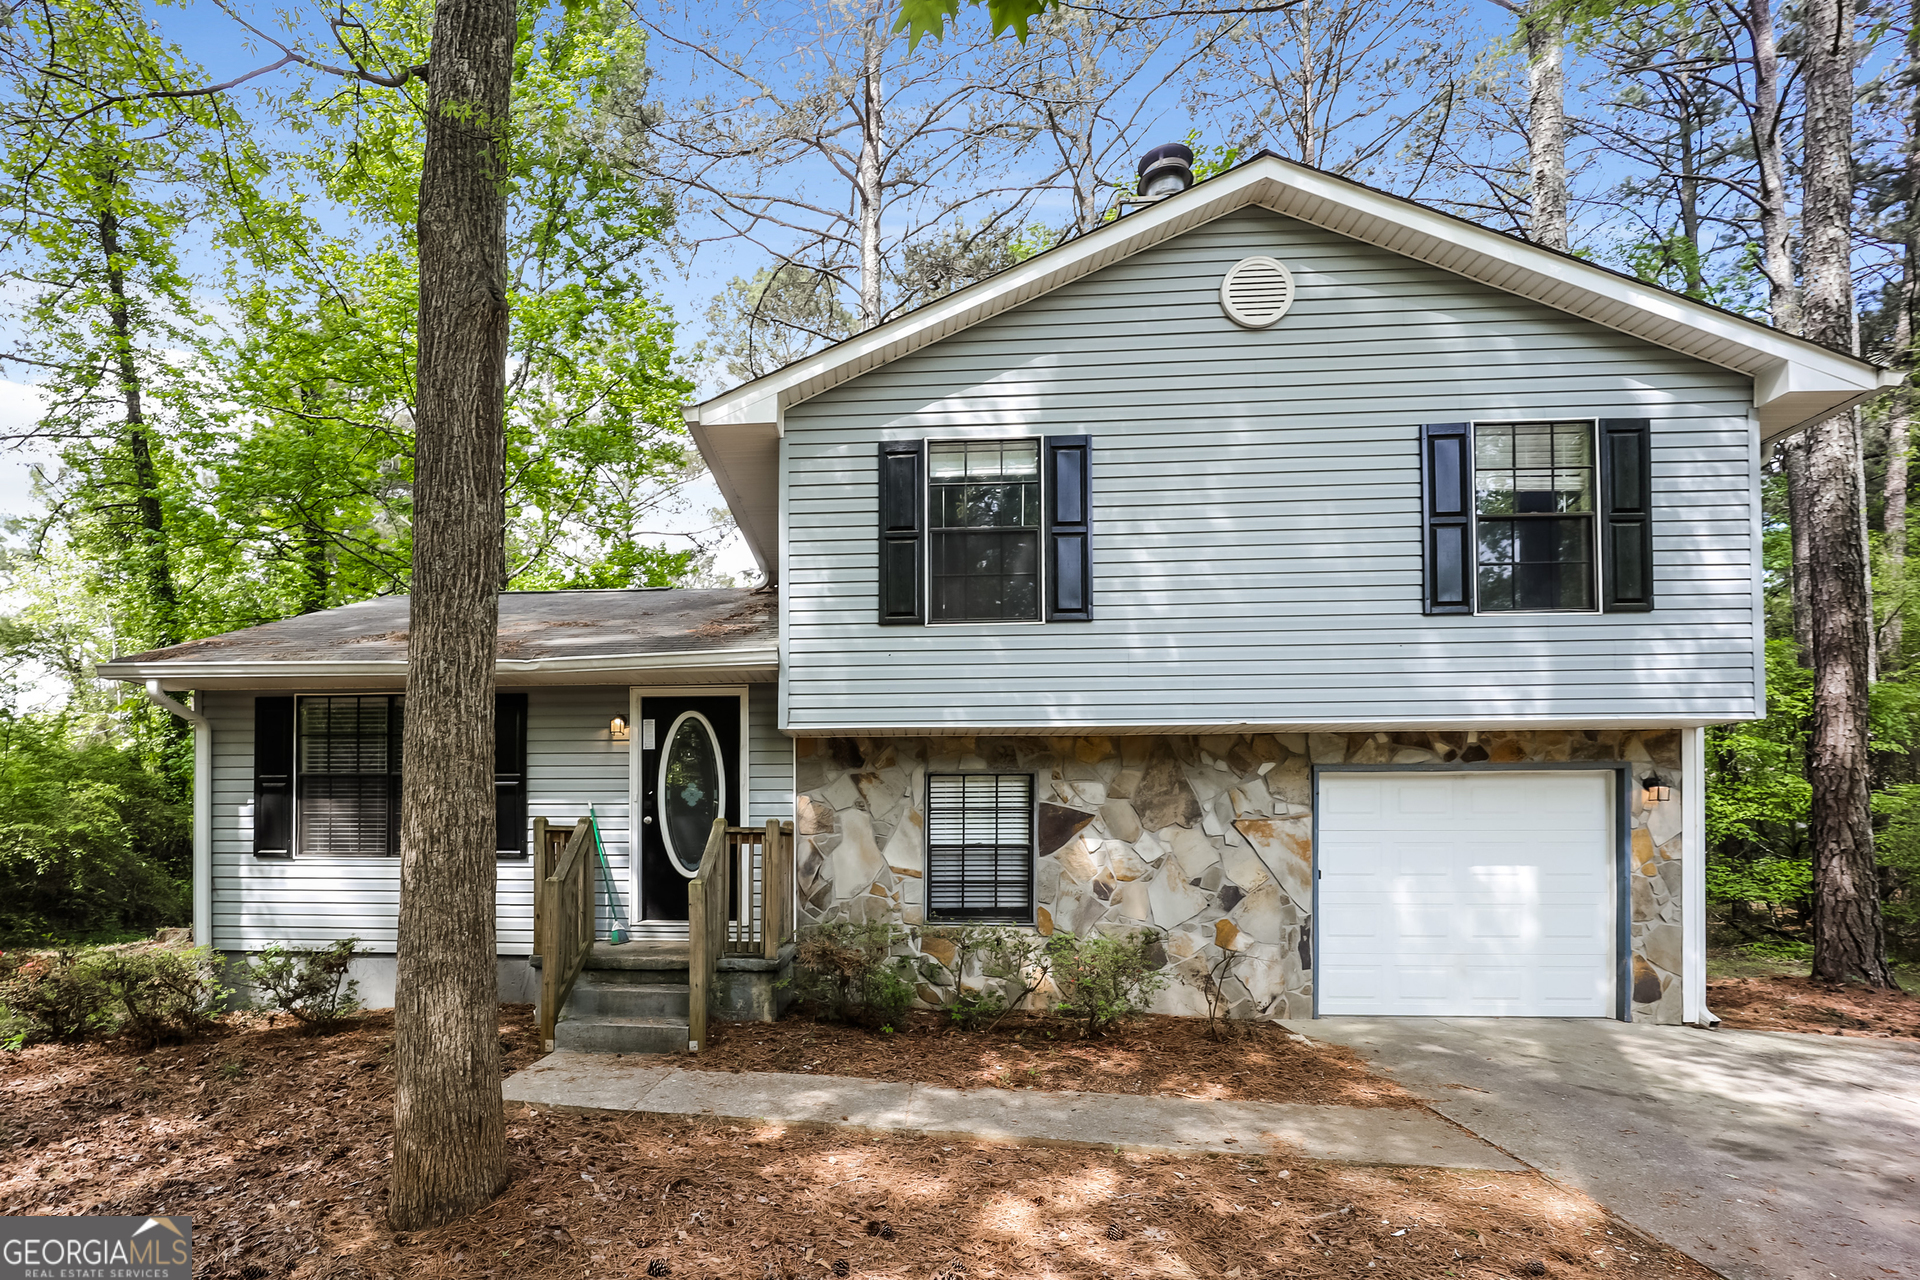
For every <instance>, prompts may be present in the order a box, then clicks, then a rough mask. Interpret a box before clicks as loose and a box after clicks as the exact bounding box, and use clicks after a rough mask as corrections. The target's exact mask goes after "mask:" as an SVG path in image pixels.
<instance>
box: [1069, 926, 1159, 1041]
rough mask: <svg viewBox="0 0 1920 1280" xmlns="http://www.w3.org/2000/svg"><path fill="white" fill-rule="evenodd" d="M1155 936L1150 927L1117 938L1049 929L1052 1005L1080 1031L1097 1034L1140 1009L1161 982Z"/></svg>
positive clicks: (1142, 1008) (1152, 995)
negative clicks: (1054, 991)
mask: <svg viewBox="0 0 1920 1280" xmlns="http://www.w3.org/2000/svg"><path fill="white" fill-rule="evenodd" d="M1158 941H1159V935H1158V934H1157V933H1155V932H1154V931H1153V930H1151V929H1136V930H1134V931H1133V932H1132V933H1129V934H1126V935H1124V936H1122V937H1118V938H1103V937H1093V938H1076V937H1074V936H1073V935H1072V934H1070V933H1056V934H1054V935H1053V936H1052V937H1051V938H1048V939H1047V944H1046V950H1047V957H1048V961H1049V963H1050V964H1051V966H1052V970H1053V981H1054V985H1055V986H1056V987H1057V988H1059V992H1060V996H1059V999H1058V1001H1057V1002H1056V1003H1055V1005H1054V1007H1055V1009H1056V1010H1058V1011H1059V1012H1060V1013H1062V1014H1064V1015H1065V1016H1067V1017H1069V1018H1072V1019H1073V1020H1074V1021H1076V1022H1078V1023H1080V1034H1081V1035H1083V1036H1092V1035H1098V1034H1099V1033H1100V1032H1102V1031H1104V1030H1106V1028H1107V1027H1108V1026H1110V1025H1111V1024H1112V1023H1113V1022H1114V1021H1115V1020H1116V1019H1119V1018H1124V1017H1126V1016H1128V1015H1129V1014H1134V1013H1139V1012H1141V1011H1142V1010H1144V1009H1145V1008H1146V1007H1147V1002H1148V1001H1149V1000H1151V999H1152V998H1153V997H1154V995H1155V993H1157V992H1159V991H1160V990H1162V989H1163V988H1164V987H1165V986H1166V985H1167V976H1166V974H1164V973H1162V972H1161V971H1160V965H1159V963H1158V961H1159V957H1158V955H1157V954H1155V953H1156V952H1157V951H1158V948H1157V947H1156V946H1155V945H1154V944H1155V943H1157V942H1158Z"/></svg>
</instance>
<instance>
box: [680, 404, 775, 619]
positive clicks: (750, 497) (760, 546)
mask: <svg viewBox="0 0 1920 1280" xmlns="http://www.w3.org/2000/svg"><path fill="white" fill-rule="evenodd" d="M687 431H688V433H689V434H690V435H692V436H693V444H694V447H695V448H697V449H698V450H700V457H701V459H702V460H703V461H704V462H705V463H706V464H707V470H708V471H709V472H711V473H712V474H713V482H714V484H716V485H717V486H719V489H720V496H721V497H722V498H724V499H726V503H727V510H729V511H731V512H732V513H733V522H734V524H735V525H737V526H739V529H740V534H741V536H742V537H744V538H745V539H746V541H747V550H749V551H751V552H752V553H753V559H754V563H755V564H757V565H759V566H760V572H761V573H763V574H765V575H766V579H767V584H768V585H769V586H773V585H777V584H778V583H779V581H780V557H779V554H778V548H779V545H780V493H779V485H778V479H777V472H778V470H779V466H780V424H779V423H778V422H777V421H775V422H752V421H742V422H734V423H729V424H727V425H725V426H713V425H709V424H706V423H703V422H701V421H700V419H699V415H698V412H697V411H696V410H692V409H689V410H687Z"/></svg>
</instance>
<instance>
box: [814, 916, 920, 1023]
mask: <svg viewBox="0 0 1920 1280" xmlns="http://www.w3.org/2000/svg"><path fill="white" fill-rule="evenodd" d="M905 939H906V933H905V932H904V931H903V930H901V929H900V928H898V927H896V926H894V925H890V924H881V923H873V924H851V923H837V924H821V925H813V926H811V927H809V928H806V929H803V930H801V931H800V942H799V946H798V948H797V950H796V952H795V955H794V965H793V977H792V978H790V979H788V982H789V983H790V985H791V986H792V987H793V990H794V993H795V994H796V995H797V996H798V997H799V998H800V1000H801V1001H802V1002H804V1003H805V1004H806V1005H807V1006H808V1007H809V1008H810V1009H811V1010H812V1011H813V1014H814V1016H815V1017H818V1018H824V1019H826V1020H828V1021H831V1022H858V1023H862V1024H864V1025H867V1026H872V1027H892V1026H894V1025H895V1024H897V1023H898V1022H899V1021H900V1019H901V1017H902V1015H904V1014H905V1013H906V1011H907V1009H908V1008H909V1007H910V1006H911V1005H912V1004H913V983H912V981H911V980H909V978H908V977H907V975H906V973H905V972H903V970H905V969H906V968H907V964H906V961H905V959H904V958H903V957H900V956H896V955H894V954H893V948H894V947H895V946H897V945H898V944H899V943H900V942H902V941H904V940H905Z"/></svg>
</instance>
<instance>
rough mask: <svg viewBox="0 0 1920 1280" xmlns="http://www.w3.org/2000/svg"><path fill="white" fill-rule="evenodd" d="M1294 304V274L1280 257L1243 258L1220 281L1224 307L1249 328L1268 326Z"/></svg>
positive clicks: (1230, 314) (1237, 320)
mask: <svg viewBox="0 0 1920 1280" xmlns="http://www.w3.org/2000/svg"><path fill="white" fill-rule="evenodd" d="M1292 305H1293V273H1292V272H1291V271H1288V270H1287V268H1286V264H1285V263H1283V262H1281V261H1279V260H1278V259H1276V258H1267V257H1259V258H1242V259H1241V260H1240V261H1239V262H1236V263H1234V264H1233V269H1232V270H1230V271H1228V272H1227V277H1226V279H1224V280H1222V281H1221V282H1220V309H1221V310H1222V311H1225V312H1226V313H1227V318H1228V319H1230V320H1232V321H1233V322H1234V323H1235V324H1237V325H1239V326H1241V327H1242V328H1246V329H1265V328H1266V327H1267V326H1269V325H1271V324H1274V323H1276V322H1278V321H1279V319H1280V317H1281V316H1284V315H1285V314H1287V308H1288V307H1290V306H1292Z"/></svg>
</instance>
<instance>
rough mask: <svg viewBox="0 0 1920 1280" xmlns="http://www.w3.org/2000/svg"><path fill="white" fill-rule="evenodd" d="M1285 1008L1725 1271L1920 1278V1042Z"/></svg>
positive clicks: (1323, 1036) (1847, 1279) (1437, 1105)
mask: <svg viewBox="0 0 1920 1280" xmlns="http://www.w3.org/2000/svg"><path fill="white" fill-rule="evenodd" d="M1287 1025H1288V1026H1289V1027H1290V1028H1291V1029H1293V1030H1295V1031H1297V1032H1299V1033H1301V1034H1303V1035H1306V1036H1308V1037H1309V1038H1312V1039H1316V1040H1327V1041H1332V1042H1334V1043H1336V1044H1346V1045H1351V1046H1352V1047H1353V1048H1354V1049H1356V1050H1357V1051H1359V1052H1360V1053H1361V1054H1362V1055H1363V1056H1365V1057H1366V1058H1368V1059H1370V1060H1371V1061H1372V1062H1373V1064H1374V1065H1375V1066H1376V1067H1378V1068H1381V1069H1383V1070H1384V1071H1386V1072H1388V1073H1390V1074H1391V1075H1392V1076H1393V1077H1394V1078H1395V1079H1397V1080H1399V1081H1400V1082H1401V1083H1402V1084H1405V1085H1406V1086H1408V1087H1409V1088H1411V1089H1413V1090H1414V1091H1415V1092H1417V1093H1419V1094H1421V1095H1422V1096H1423V1097H1425V1098H1427V1099H1429V1100H1430V1101H1431V1104H1432V1106H1433V1107H1434V1109H1435V1110H1437V1111H1439V1112H1440V1113H1441V1114H1442V1115H1444V1116H1446V1117H1448V1118H1449V1119H1451V1120H1454V1121H1456V1122H1458V1123H1459V1124H1461V1125H1463V1126H1465V1127H1466V1128H1468V1129H1471V1130H1472V1131H1473V1132H1474V1133H1476V1134H1479V1135H1480V1136H1481V1137H1482V1138H1485V1139H1486V1140H1487V1141H1489V1142H1491V1143H1493V1144H1495V1145H1496V1146H1499V1147H1502V1148H1504V1149H1505V1150H1506V1151H1508V1152H1509V1153H1511V1154H1513V1155H1515V1156H1518V1157H1519V1158H1520V1159H1522V1160H1524V1161H1526V1162H1527V1163H1529V1164H1531V1165H1534V1166H1535V1167H1536V1168H1539V1169H1540V1170H1542V1171H1543V1172H1545V1173H1547V1174H1548V1175H1550V1176H1552V1177H1553V1178H1555V1179H1557V1180H1559V1181H1561V1182H1563V1183H1566V1184H1568V1185H1571V1186H1575V1187H1578V1188H1580V1189H1581V1190H1583V1191H1585V1192H1587V1194H1589V1195H1591V1196H1592V1197H1593V1198H1594V1199H1596V1200H1598V1201H1599V1202H1600V1203H1602V1204H1604V1205H1606V1206H1607V1207H1608V1208H1609V1209H1611V1210H1613V1211H1614V1212H1615V1213H1617V1214H1619V1215H1620V1216H1621V1217H1622V1218H1624V1219H1626V1220H1627V1221H1628V1222H1630V1223H1632V1224H1633V1225H1634V1226H1636V1227H1638V1228H1640V1229H1641V1230H1642V1231H1645V1232H1646V1233H1647V1234H1649V1235H1651V1236H1654V1237H1655V1238H1657V1239H1659V1240H1662V1241H1664V1242H1666V1243H1668V1244H1670V1245H1672V1246H1674V1247H1675V1248H1678V1249H1681V1250H1684V1251H1685V1252H1686V1253H1688V1254H1690V1255H1691V1256H1693V1257H1695V1258H1697V1259H1699V1260H1700V1261H1701V1262H1703V1263H1705V1264H1706V1265H1707V1266H1709V1267H1712V1268H1713V1269H1714V1270H1715V1271H1718V1272H1719V1273H1720V1274H1722V1275H1724V1276H1728V1277H1731V1278H1732V1280H1762V1278H1765V1280H1786V1278H1789V1277H1791V1278H1792V1280H1801V1278H1802V1277H1804V1278H1805V1280H1885V1278H1886V1277H1888V1276H1897V1277H1920V1047H1910V1046H1908V1045H1906V1044H1901V1043H1898V1042H1892V1041H1885V1040H1858V1039H1849V1038H1842V1037H1835V1036H1809V1035H1793V1034H1789V1033H1784V1032H1768V1031H1699V1030H1696V1029H1694V1028H1691V1027H1653V1026H1641V1025H1634V1024H1628V1023H1621V1022H1605V1021H1574V1020H1565V1021H1563V1020H1557V1019H1532V1018H1524V1019H1480V1018H1371V1019H1369V1018H1320V1019H1316V1020H1313V1021H1298V1022H1291V1023H1288V1024H1287Z"/></svg>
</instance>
